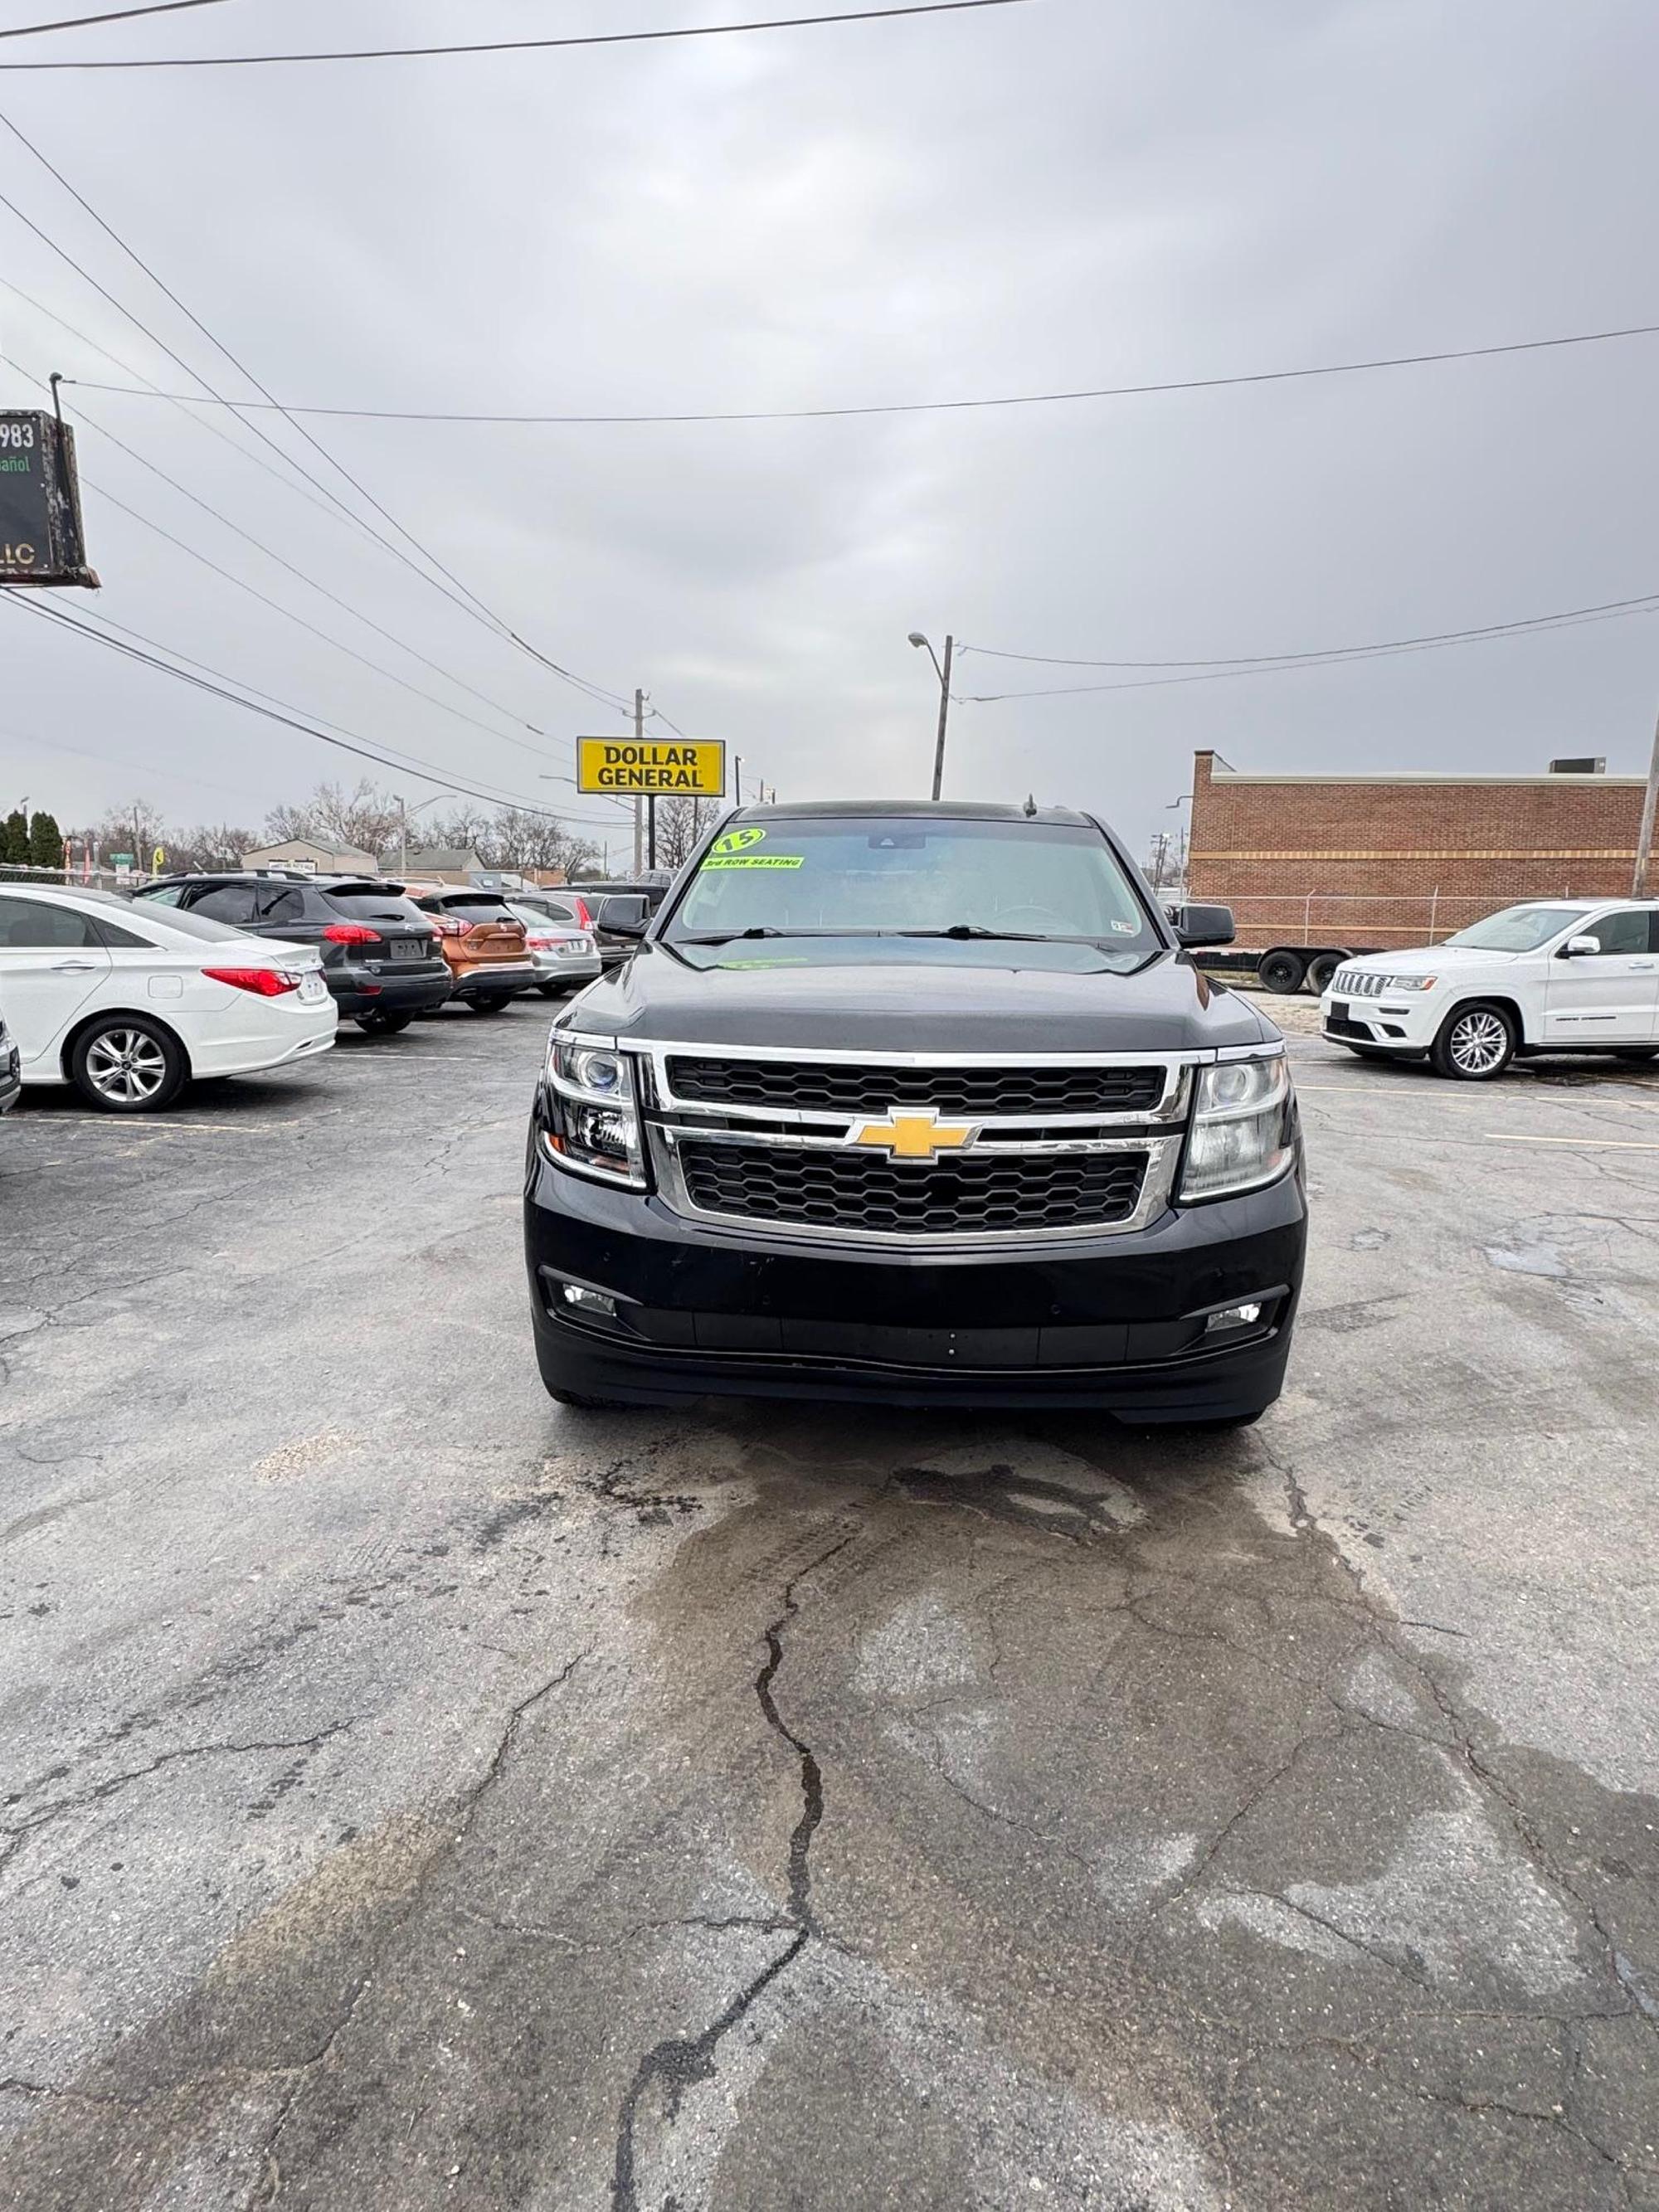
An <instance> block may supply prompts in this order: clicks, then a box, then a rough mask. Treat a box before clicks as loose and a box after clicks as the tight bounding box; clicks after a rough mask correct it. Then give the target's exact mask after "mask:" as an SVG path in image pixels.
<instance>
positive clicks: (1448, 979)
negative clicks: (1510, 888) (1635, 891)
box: [1319, 899, 1659, 1083]
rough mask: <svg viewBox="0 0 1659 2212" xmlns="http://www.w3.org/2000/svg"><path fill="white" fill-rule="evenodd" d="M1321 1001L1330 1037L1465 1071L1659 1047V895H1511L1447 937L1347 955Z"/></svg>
mask: <svg viewBox="0 0 1659 2212" xmlns="http://www.w3.org/2000/svg"><path fill="white" fill-rule="evenodd" d="M1319 1004H1320V1015H1321V1026H1322V1030H1323V1032H1324V1034H1325V1036H1328V1038H1329V1039H1330V1041H1331V1042H1332V1043H1333V1044H1342V1045H1346V1046H1347V1048H1348V1049H1349V1050H1350V1051H1351V1052H1355V1053H1358V1054H1359V1056H1360V1058H1361V1059H1362V1060H1383V1059H1396V1058H1397V1059H1401V1060H1424V1059H1426V1060H1427V1061H1428V1062H1429V1065H1430V1066H1431V1067H1432V1068H1433V1069H1434V1071H1435V1073H1437V1074H1438V1075H1449V1076H1454V1077H1455V1078H1457V1079H1459V1080H1461V1081H1462V1082H1465V1083H1480V1082H1484V1081H1486V1079H1489V1078H1490V1077H1492V1076H1494V1075H1501V1074H1502V1073H1503V1072H1504V1069H1505V1068H1506V1067H1507V1066H1509V1064H1510V1060H1513V1059H1514V1058H1515V1056H1516V1054H1517V1053H1521V1054H1533V1053H1543V1052H1610V1053H1613V1054H1616V1055H1617V1057H1618V1058H1619V1059H1620V1060H1654V1059H1659V902H1655V901H1652V900H1648V901H1636V900H1632V899H1617V900H1610V899H1534V900H1530V901H1528V902H1527V904H1525V905H1524V906H1510V907H1505V908H1504V910H1503V912H1502V913H1501V914H1493V915H1487V917H1486V921H1478V922H1476V923H1475V925H1474V927H1473V928H1472V929H1462V930H1460V931H1459V932H1458V933H1457V934H1456V936H1455V937H1449V938H1447V939H1446V940H1445V942H1444V943H1443V944H1442V945H1429V946H1426V947H1425V948H1424V949H1423V950H1422V951H1414V952H1373V953H1368V954H1366V955H1364V956H1363V957H1359V958H1357V959H1352V960H1345V961H1344V962H1343V963H1342V965H1341V966H1340V968H1339V969H1337V971H1336V973H1335V975H1334V976H1333V977H1332V978H1331V981H1330V986H1329V987H1328V990H1327V991H1326V992H1325V994H1324V995H1323V997H1322V999H1321V1000H1320V1002H1319Z"/></svg>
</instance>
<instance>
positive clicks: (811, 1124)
mask: <svg viewBox="0 0 1659 2212" xmlns="http://www.w3.org/2000/svg"><path fill="white" fill-rule="evenodd" d="M616 1042H617V1045H618V1046H619V1047H620V1048H621V1049H623V1050H624V1051H628V1052H629V1053H630V1054H635V1055H636V1062H635V1064H636V1065H637V1066H640V1069H641V1076H642V1078H643V1080H642V1083H641V1091H642V1093H643V1097H642V1101H641V1103H642V1106H643V1108H644V1110H645V1111H646V1113H647V1117H648V1119H647V1139H648V1145H649V1150H650V1155H651V1161H652V1166H653V1172H654V1176H655V1181H656V1185H657V1189H658V1192H659V1195H660V1197H661V1200H662V1201H663V1202H664V1203H665V1205H666V1206H668V1207H669V1208H670V1210H671V1212H674V1213H676V1214H678V1215H679V1216H680V1217H681V1218H684V1219H686V1220H689V1221H696V1222H706V1223H708V1224H709V1225H712V1226H726V1227H729V1228H732V1229H740V1230H744V1231H755V1230H757V1229H760V1230H763V1231H769V1232H770V1233H773V1234H775V1235H777V1236H779V1237H790V1236H792V1235H793V1236H796V1237H810V1238H811V1240H812V1241H813V1242H814V1243H817V1242H823V1241H828V1242H833V1243H846V1244H849V1245H857V1246H862V1247H865V1248H870V1247H878V1248H879V1247H882V1246H895V1245H903V1246H908V1247H909V1248H911V1249H916V1248H918V1247H920V1248H921V1249H928V1250H936V1249H954V1248H959V1247H967V1246H976V1247H981V1248H982V1247H991V1248H999V1247H1012V1246H1029V1245H1039V1246H1042V1245H1048V1244H1054V1243H1066V1242H1073V1243H1075V1242H1077V1241H1079V1240H1080V1239H1083V1238H1094V1237H1115V1236H1125V1235H1128V1234H1130V1233H1131V1232H1133V1231H1135V1230H1138V1229H1144V1228H1145V1227H1146V1225H1147V1223H1148V1222H1150V1221H1152V1220H1155V1219H1156V1218H1157V1217H1158V1215H1159V1214H1160V1213H1162V1212H1164V1208H1165V1207H1166V1206H1168V1204H1169V1202H1170V1194H1171V1192H1172V1190H1173V1188H1174V1183H1175V1177H1176V1169H1177V1166H1178V1164H1179V1162H1180V1157H1181V1148H1182V1143H1183V1141H1184V1139H1185V1130H1186V1123H1187V1120H1188V1110H1189V1108H1190V1104H1191V1100H1192V1093H1193V1085H1194V1073H1193V1071H1194V1067H1195V1066H1198V1065H1200V1063H1204V1062H1207V1061H1209V1060H1213V1059H1215V1058H1216V1057H1217V1055H1216V1054H1213V1053H1207V1052H1194V1053H1186V1054H1181V1053H1174V1054H1170V1053H1076V1052H1073V1053H1046V1054H1043V1053H1039V1054H1030V1053H1007V1054H987V1053H955V1054H951V1053H891V1052H854V1051H829V1050H822V1049H820V1050H811V1049H805V1050H804V1049H803V1048H801V1047H799V1046H794V1047H789V1048H782V1047H778V1048H770V1047H757V1046H748V1045H706V1044H705V1045H681V1044H659V1043H654V1042H653V1043H651V1044H647V1045H641V1046H637V1047H635V1046H631V1045H630V1044H629V1042H628V1040H627V1039H625V1038H622V1039H618V1040H617V1041H616ZM1262 1049H1264V1048H1258V1047H1251V1048H1249V1052H1248V1054H1245V1053H1241V1054H1238V1055H1237V1056H1239V1057H1245V1056H1250V1057H1254V1056H1256V1054H1258V1053H1259V1052H1260V1051H1261V1050H1262ZM1265 1049H1267V1050H1271V1047H1268V1048H1265ZM1224 1056H1226V1057H1232V1056H1234V1055H1232V1054H1227V1055H1224ZM689 1060H720V1061H722V1062H726V1063H729V1062H732V1061H734V1060H771V1061H774V1062H783V1063H786V1064H787V1065H789V1066H792V1067H793V1068H796V1069H799V1068H800V1067H801V1066H805V1065H822V1066H827V1067H835V1068H837V1069H842V1070H844V1069H848V1068H854V1069H860V1070H865V1071H867V1072H868V1073H870V1074H871V1075H872V1077H876V1078H878V1077H879V1075H880V1073H882V1072H883V1071H885V1070H891V1071H892V1072H893V1073H894V1074H895V1076H896V1077H902V1078H904V1081H903V1082H902V1085H900V1087H901V1088H902V1089H903V1090H904V1091H907V1092H908V1091H913V1086H914V1083H915V1076H916V1074H917V1073H919V1072H930V1073H931V1072H937V1073H939V1076H940V1080H941V1083H942V1084H943V1083H945V1082H948V1080H949V1079H950V1075H951V1071H952V1070H959V1071H961V1072H962V1073H963V1076H965V1075H966V1074H968V1073H970V1072H971V1073H975V1074H979V1075H982V1074H983V1073H985V1072H986V1071H987V1070H994V1069H997V1068H1006V1069H1008V1070H1010V1071H1012V1072H1014V1073H1027V1074H1029V1073H1030V1072H1031V1071H1033V1070H1039V1071H1049V1070H1052V1071H1054V1072H1056V1073H1059V1072H1060V1071H1064V1070H1067V1069H1087V1068H1100V1069H1123V1068H1130V1067H1133V1068H1152V1069H1156V1070H1157V1071H1158V1073H1159V1074H1160V1076H1161V1082H1160V1085H1159V1087H1158V1095H1157V1098H1156V1103H1153V1104H1152V1106H1150V1107H1143V1108H1139V1109H1130V1110H1122V1111H1112V1112H1101V1111H1098V1110H1097V1111H1095V1112H1091V1113H1083V1114H1057V1113H1054V1112H1053V1111H1050V1110H1046V1109H1045V1110H1042V1111H1040V1112H1038V1113H1035V1114H1034V1113H1033V1112H1032V1110H1031V1109H1030V1107H1029V1106H1027V1107H1026V1108H1025V1109H1024V1110H1023V1111H1021V1112H1016V1113H1010V1114H975V1115H972V1116H970V1117H964V1118H970V1119H971V1120H972V1121H973V1125H974V1129H975V1137H974V1140H973V1143H972V1146H971V1147H970V1148H969V1149H967V1150H966V1151H964V1152H949V1153H942V1154H941V1155H940V1156H939V1165H940V1166H942V1167H945V1168H946V1169H948V1167H949V1165H950V1164H951V1162H952V1161H957V1162H962V1161H965V1160H967V1159H970V1158H971V1159H975V1160H978V1161H981V1162H990V1161H993V1160H997V1159H1000V1160H1002V1161H1003V1162H1005V1163H1006V1164H1011V1165H1012V1164H1013V1163H1014V1162H1016V1161H1018V1160H1021V1159H1030V1160H1032V1161H1034V1162H1035V1161H1036V1160H1039V1159H1043V1158H1048V1159H1050V1160H1052V1159H1053V1158H1055V1157H1056V1156H1059V1157H1062V1158H1063V1157H1064V1156H1066V1155H1068V1154H1091V1153H1092V1154H1098V1153H1115V1154H1120V1155H1122V1154H1127V1155H1135V1156H1138V1158H1139V1161H1140V1162H1141V1163H1143V1164H1144V1166H1143V1170H1142V1173H1141V1176H1140V1180H1139V1189H1138V1194H1137V1195H1136V1198H1135V1201H1134V1204H1133V1208H1132V1210H1131V1211H1129V1212H1127V1213H1119V1214H1118V1215H1116V1216H1115V1217H1114V1218H1106V1219H1101V1220H1089V1219H1079V1220H1077V1221H1074V1222H1071V1223H1068V1224H1067V1225H1066V1226H1064V1227H1059V1228H1056V1227H1041V1228H1038V1227H1031V1226H1015V1227H1012V1228H1004V1229H985V1228H975V1229H972V1230H969V1231H960V1230H954V1229H945V1230H936V1231H930V1230H926V1229H915V1228H906V1229H903V1230H898V1231H895V1230H890V1229H880V1230H878V1229H870V1228H863V1227H848V1226H842V1225H836V1224H834V1223H825V1222H823V1221H822V1220H818V1219H786V1220H779V1219H772V1218H763V1217H762V1216H759V1215H757V1214H754V1213H726V1212H714V1211H712V1210H709V1209H708V1208H706V1207H703V1206H697V1205H696V1204H695V1203H694V1202H693V1200H692V1197H691V1194H690V1189H689V1188H688V1185H687V1178H686V1174H685V1170H684V1162H683V1159H682V1157H681V1150H680V1148H681V1146H682V1144H683V1143H684V1142H687V1141H690V1142H693V1143H696V1144H701V1145H709V1144H714V1145H733V1146H744V1147H756V1146H769V1147H783V1148H786V1149H797V1148H810V1149H812V1150H816V1151H818V1152H829V1153H832V1154H834V1155H836V1156H837V1157H840V1158H845V1157H846V1154H847V1152H848V1149H849V1143H850V1139H851V1138H852V1135H853V1133H854V1130H855V1129H856V1128H857V1127H859V1125H860V1122H861V1121H866V1120H867V1119H869V1118H870V1116H868V1115H865V1114H863V1113H852V1112H849V1111H848V1110H847V1109H845V1108H842V1109H840V1110H835V1109H831V1110H828V1111H825V1110H820V1109H810V1108H805V1107H799V1106H787V1107H786V1106H778V1105H765V1106H741V1105H733V1104H729V1103H725V1104H721V1105H719V1106H711V1105H708V1104H707V1103H703V1102H702V1101H700V1100H691V1099H687V1098H684V1097H679V1096H677V1095H676V1093H675V1091H674V1090H673V1088H672V1085H671V1072H670V1063H671V1061H681V1062H684V1061H689ZM942 1095H945V1096H948V1095H949V1094H948V1093H945V1094H942ZM894 1103H897V1102H894ZM916 1103H919V1102H916ZM901 1110H915V1106H914V1104H912V1105H911V1106H909V1107H908V1109H901ZM942 1118H949V1117H948V1116H942ZM1130 1132H1134V1133H1133V1134H1132V1133H1130ZM872 1157H873V1155H872ZM893 1166H894V1169H895V1171H896V1172H897V1173H902V1174H906V1175H914V1176H915V1177H916V1178H917V1180H918V1185H919V1186H920V1185H921V1184H922V1183H923V1182H925V1179H926V1177H927V1175H928V1174H929V1173H930V1172H931V1170H932V1168H933V1163H932V1162H927V1161H908V1160H899V1161H895V1162H894V1163H893ZM754 1180H755V1181H756V1182H763V1181H764V1180H765V1178H759V1177H757V1178H755V1179H754ZM1043 1181H1044V1178H1043V1177H1042V1176H1036V1177H1034V1178H1033V1182H1034V1184H1035V1185H1037V1186H1040V1185H1041V1184H1042V1182H1043Z"/></svg>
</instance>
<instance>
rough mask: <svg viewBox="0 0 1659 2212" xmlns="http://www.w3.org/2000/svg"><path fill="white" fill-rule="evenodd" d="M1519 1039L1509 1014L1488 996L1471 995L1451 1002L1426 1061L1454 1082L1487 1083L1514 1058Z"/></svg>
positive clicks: (1501, 1071) (1502, 1071)
mask: <svg viewBox="0 0 1659 2212" xmlns="http://www.w3.org/2000/svg"><path fill="white" fill-rule="evenodd" d="M1519 1043H1520V1038H1519V1037H1518V1036H1516V1029H1515V1018H1514V1016H1513V1015H1512V1014H1510V1013H1509V1012H1507V1011H1506V1009H1505V1008H1504V1007H1502V1006H1494V1005H1493V1004H1492V1001H1491V1000H1486V999H1474V1000H1470V1002H1469V1003H1468V1006H1454V1007H1453V1009H1452V1011H1451V1012H1450V1013H1449V1014H1448V1015H1447V1017H1446V1018H1445V1020H1444V1021H1443V1023H1442V1024H1441V1025H1440V1034H1439V1035H1438V1036H1437V1037H1436V1039H1435V1041H1434V1042H1433V1043H1432V1044H1431V1046H1430V1048H1429V1064H1430V1066H1431V1067H1432V1068H1433V1070H1434V1072H1435V1073H1436V1074H1437V1075H1444V1076H1447V1077H1449V1079H1451V1080H1452V1081H1453V1082H1454V1083H1490V1082H1492V1080H1493V1079H1494V1078H1495V1077H1497V1076H1499V1075H1501V1074H1502V1073H1504V1069H1505V1068H1506V1067H1507V1066H1509V1064H1510V1061H1511V1060H1513V1059H1514V1058H1515V1053H1516V1046H1517V1045H1518V1044H1519Z"/></svg>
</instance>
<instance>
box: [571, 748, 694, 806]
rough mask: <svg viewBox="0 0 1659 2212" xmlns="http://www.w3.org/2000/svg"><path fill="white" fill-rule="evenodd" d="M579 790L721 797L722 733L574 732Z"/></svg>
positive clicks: (664, 795) (667, 795) (692, 797)
mask: <svg viewBox="0 0 1659 2212" xmlns="http://www.w3.org/2000/svg"><path fill="white" fill-rule="evenodd" d="M576 788H577V789H578V790H579V791H587V792H610V793H621V794H624V795H627V794H632V793H653V792H654V793H656V794H657V796H658V797H659V798H664V797H666V798H671V799H673V798H681V799H723V798H724V797H725V795H726V740H725V738H647V739H644V740H641V739H638V738H577V740H576Z"/></svg>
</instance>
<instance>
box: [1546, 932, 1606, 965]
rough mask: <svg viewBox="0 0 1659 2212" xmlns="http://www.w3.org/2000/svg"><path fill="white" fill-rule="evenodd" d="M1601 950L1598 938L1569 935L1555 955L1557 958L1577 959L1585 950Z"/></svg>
mask: <svg viewBox="0 0 1659 2212" xmlns="http://www.w3.org/2000/svg"><path fill="white" fill-rule="evenodd" d="M1599 951H1601V939H1599V938H1595V937H1570V938H1569V939H1567V941H1566V943H1565V945H1563V946H1562V947H1561V950H1560V951H1559V952H1558V953H1557V954H1556V956H1555V957H1556V958H1557V959H1558V960H1577V959H1581V958H1582V957H1583V955H1584V954H1585V953H1587V952H1599Z"/></svg>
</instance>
